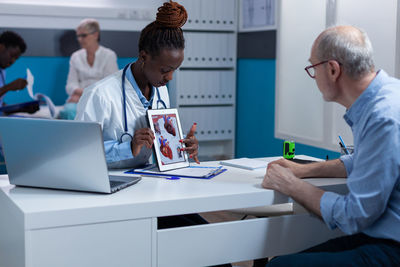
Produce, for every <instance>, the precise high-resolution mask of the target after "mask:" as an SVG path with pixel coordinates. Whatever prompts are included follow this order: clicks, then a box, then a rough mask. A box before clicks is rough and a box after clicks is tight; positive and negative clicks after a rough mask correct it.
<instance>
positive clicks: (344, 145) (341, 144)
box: [339, 135, 350, 155]
mask: <svg viewBox="0 0 400 267" xmlns="http://www.w3.org/2000/svg"><path fill="white" fill-rule="evenodd" d="M339 139H340V142H339V145H340V146H341V147H343V148H344V152H345V153H346V155H349V154H350V153H349V150H348V149H347V147H346V144H345V143H344V142H343V139H342V137H341V136H340V135H339Z"/></svg>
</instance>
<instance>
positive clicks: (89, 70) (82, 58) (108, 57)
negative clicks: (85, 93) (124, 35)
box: [65, 45, 118, 95]
mask: <svg viewBox="0 0 400 267" xmlns="http://www.w3.org/2000/svg"><path fill="white" fill-rule="evenodd" d="M116 71H118V65H117V55H116V54H115V52H114V51H112V50H111V49H109V48H106V47H104V46H101V45H100V46H99V48H98V49H97V51H96V53H95V57H94V63H93V66H90V65H89V63H88V62H87V53H86V50H85V49H83V48H82V49H79V50H78V51H76V52H74V53H73V54H72V55H71V59H70V61H69V73H68V80H67V86H66V88H65V89H66V91H67V94H68V95H71V94H72V93H73V92H74V90H75V89H77V88H82V89H84V88H86V87H88V86H89V85H91V84H93V83H95V82H97V81H99V80H101V79H103V78H104V77H106V76H108V75H110V74H112V73H114V72H116Z"/></svg>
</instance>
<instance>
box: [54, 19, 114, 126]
mask: <svg viewBox="0 0 400 267" xmlns="http://www.w3.org/2000/svg"><path fill="white" fill-rule="evenodd" d="M76 37H77V39H78V42H79V44H80V46H81V49H79V50H78V51H76V52H74V53H73V54H72V55H71V59H70V62H69V72H68V79H67V85H66V88H65V90H66V92H67V94H68V96H69V97H68V99H67V103H66V104H65V105H64V108H63V109H62V110H61V111H60V114H59V118H61V119H71V120H73V119H74V118H75V115H76V103H78V101H79V99H80V97H81V95H82V92H83V89H84V88H86V87H88V86H89V85H91V84H93V83H95V82H97V81H99V80H101V79H103V78H105V77H107V76H108V75H110V74H112V73H114V72H116V71H118V65H117V55H116V54H115V52H114V51H112V50H111V49H109V48H106V47H104V46H101V45H100V43H99V42H100V26H99V23H98V21H97V20H95V19H84V20H82V21H81V23H80V24H79V25H78V27H77V28H76Z"/></svg>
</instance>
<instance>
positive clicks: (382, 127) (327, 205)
mask: <svg viewBox="0 0 400 267" xmlns="http://www.w3.org/2000/svg"><path fill="white" fill-rule="evenodd" d="M344 119H345V120H346V122H347V124H348V125H349V126H350V127H351V129H352V131H353V137H354V148H355V150H354V153H353V154H351V155H345V156H342V157H341V158H340V159H341V160H342V162H343V163H344V166H345V168H346V171H347V186H348V188H349V193H348V194H347V195H344V196H343V195H338V194H335V193H332V192H325V193H324V195H323V196H322V198H321V202H320V208H321V213H322V217H323V219H324V221H325V223H326V224H327V225H328V226H329V227H330V228H331V229H333V228H336V227H339V228H340V229H341V230H342V231H343V232H345V233H347V234H353V233H357V232H363V233H365V234H367V235H369V236H372V237H377V238H389V239H393V240H396V241H398V242H400V81H399V80H397V79H394V78H391V77H389V76H388V75H387V74H386V73H385V72H384V71H383V70H380V71H379V72H378V73H377V76H376V77H375V78H374V80H373V81H372V82H371V83H370V85H369V86H368V87H367V88H366V90H365V91H364V92H363V93H362V94H361V95H360V96H359V97H358V98H357V100H356V101H355V102H354V103H353V105H352V106H351V107H350V108H349V109H348V110H347V112H346V114H345V115H344Z"/></svg>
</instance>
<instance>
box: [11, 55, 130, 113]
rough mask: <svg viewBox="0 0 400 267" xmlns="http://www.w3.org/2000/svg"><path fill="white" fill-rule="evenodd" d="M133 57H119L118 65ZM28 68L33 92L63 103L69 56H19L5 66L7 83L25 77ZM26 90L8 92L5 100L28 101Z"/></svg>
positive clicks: (56, 102)
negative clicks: (11, 63)
mask: <svg viewBox="0 0 400 267" xmlns="http://www.w3.org/2000/svg"><path fill="white" fill-rule="evenodd" d="M133 60H134V59H133V58H119V59H118V66H119V67H120V68H123V67H124V66H125V65H126V64H127V63H129V62H131V61H133ZM27 68H29V69H30V70H31V72H32V74H33V76H34V77H35V82H34V84H33V93H34V94H35V93H43V94H45V95H47V96H49V97H50V98H51V100H53V102H54V104H56V105H63V104H64V103H65V100H66V99H67V93H66V92H65V85H66V83H67V76H68V69H69V57H21V58H19V59H18V60H17V61H16V62H15V63H14V64H13V65H12V66H11V67H9V68H7V70H6V71H7V79H6V80H7V83H9V82H11V81H13V80H15V79H17V78H25V77H26V69H27ZM29 100H30V98H29V95H28V92H27V90H22V91H17V92H8V93H7V95H6V96H5V100H4V101H5V102H6V103H8V104H14V103H20V102H25V101H29Z"/></svg>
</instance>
